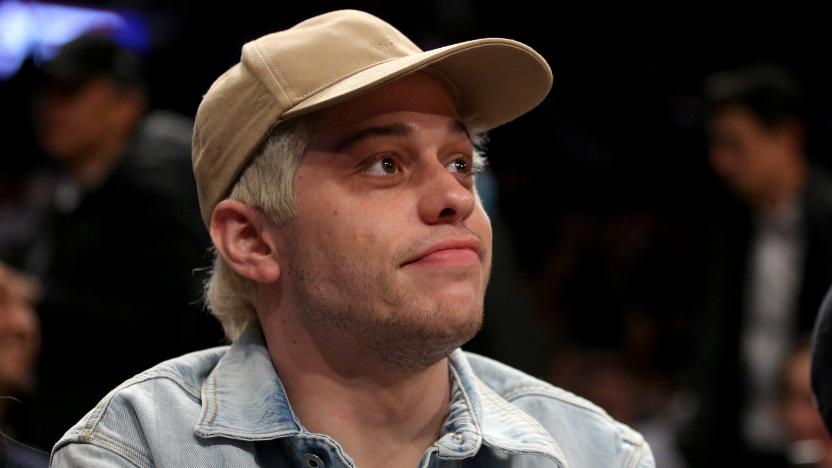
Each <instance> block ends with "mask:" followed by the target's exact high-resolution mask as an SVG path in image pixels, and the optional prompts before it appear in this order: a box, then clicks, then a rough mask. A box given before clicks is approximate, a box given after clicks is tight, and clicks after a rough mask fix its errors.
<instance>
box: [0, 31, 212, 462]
mask: <svg viewBox="0 0 832 468" xmlns="http://www.w3.org/2000/svg"><path fill="white" fill-rule="evenodd" d="M34 115H35V120H36V122H35V123H36V125H35V130H36V136H37V141H38V143H39V145H40V146H41V148H42V149H43V151H44V153H46V154H47V155H48V156H50V157H51V158H53V159H54V160H55V161H56V162H57V166H58V170H59V171H58V174H57V176H56V177H55V178H54V184H53V185H52V190H51V192H50V195H49V197H48V198H47V202H46V203H45V205H44V206H43V207H42V210H41V211H40V213H38V215H37V216H36V217H35V218H37V219H38V221H37V223H36V224H35V226H34V229H33V230H32V232H33V235H32V236H31V237H29V238H27V239H24V241H25V242H22V243H21V244H20V245H17V246H7V249H6V250H7V252H8V254H7V255H6V258H5V261H6V262H7V263H9V264H10V265H13V266H14V267H16V268H19V269H21V270H23V271H26V272H27V273H29V274H31V275H33V276H35V277H36V278H37V279H38V280H39V281H40V282H41V284H42V290H43V294H42V298H41V301H40V302H39V303H38V304H37V311H38V313H39V315H40V319H41V323H42V329H43V352H42V358H41V360H40V366H39V368H38V386H37V388H36V392H35V395H34V397H33V398H32V399H31V400H30V401H28V402H27V404H26V405H25V409H26V411H27V417H26V418H25V422H24V424H23V425H22V426H21V427H19V430H20V432H21V433H23V434H25V435H26V437H27V438H28V440H33V441H35V443H37V444H38V445H39V446H40V447H43V448H49V447H51V445H52V444H53V443H54V442H55V441H56V440H57V439H58V437H60V435H62V434H63V432H64V431H66V430H67V429H68V428H69V427H71V426H72V424H74V423H75V422H76V421H77V420H78V419H79V418H80V417H81V416H83V412H84V411H85V409H86V408H90V407H92V406H94V405H95V403H96V402H97V401H98V400H99V399H101V398H102V397H103V396H104V395H105V394H106V393H107V392H108V391H109V390H110V389H112V388H113V386H115V385H118V383H119V382H121V381H123V380H124V379H125V378H128V377H129V376H131V375H133V374H135V373H136V372H140V371H141V370H143V369H146V368H148V367H150V366H152V365H154V364H155V363H157V362H158V361H159V360H164V359H168V358H172V357H175V356H177V355H179V354H182V353H185V352H188V351H191V350H194V349H198V348H204V347H207V346H212V345H217V344H219V343H221V338H222V334H221V332H220V330H219V327H218V325H217V324H215V323H214V321H213V320H212V319H211V318H210V317H208V315H207V313H206V312H204V311H203V310H202V307H201V305H200V302H199V300H198V299H199V298H200V291H201V281H202V274H201V273H200V272H199V271H198V269H199V268H200V267H204V266H206V263H207V260H206V256H205V255H206V249H207V246H208V239H207V233H206V232H205V229H204V228H203V226H202V223H201V221H200V218H199V213H198V210H197V200H196V190H195V187H194V182H193V176H192V173H191V167H190V137H191V124H190V121H189V120H187V119H184V118H182V117H180V116H177V115H174V114H171V113H163V112H148V97H147V93H146V89H145V84H144V80H143V70H142V63H141V60H140V58H139V56H138V55H136V54H134V53H132V52H129V51H127V50H125V49H122V48H120V47H119V46H117V45H116V44H115V43H114V42H113V41H112V40H110V39H108V38H106V37H103V36H82V37H80V38H78V39H76V40H74V41H72V42H70V43H68V44H67V45H66V46H65V47H64V48H63V49H62V50H61V51H60V52H59V53H58V55H57V56H56V57H55V58H54V60H52V61H50V62H48V63H47V64H46V65H45V66H44V79H43V82H42V85H41V88H40V91H39V93H38V97H37V101H36V103H35V113H34Z"/></svg>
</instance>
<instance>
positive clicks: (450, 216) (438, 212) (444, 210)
mask: <svg viewBox="0 0 832 468" xmlns="http://www.w3.org/2000/svg"><path fill="white" fill-rule="evenodd" d="M458 177H459V176H457V175H455V174H453V173H451V172H449V171H448V169H447V168H446V167H444V166H442V165H441V164H439V163H437V164H436V165H432V167H431V170H430V171H429V173H427V174H425V179H424V181H423V183H422V184H421V187H420V190H421V192H422V193H421V194H420V200H419V215H420V216H421V217H422V220H423V221H424V222H425V223H427V224H439V223H443V224H456V223H459V222H462V221H464V220H466V219H467V218H468V217H469V216H471V213H472V212H473V210H474V205H475V203H476V201H475V198H474V193H473V186H471V187H468V186H466V185H465V184H464V183H463V182H462V181H460V179H459V178H458Z"/></svg>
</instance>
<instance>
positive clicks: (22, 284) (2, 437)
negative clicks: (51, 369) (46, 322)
mask: <svg viewBox="0 0 832 468" xmlns="http://www.w3.org/2000/svg"><path fill="white" fill-rule="evenodd" d="M37 289H38V288H37V284H36V282H34V281H33V280H31V279H30V278H27V277H25V276H22V275H19V274H17V273H15V272H14V271H12V270H10V269H8V268H5V267H3V266H0V466H9V467H45V466H47V465H48V463H49V456H48V454H46V453H44V452H41V451H38V450H35V449H33V448H31V447H28V446H26V445H24V444H22V443H20V442H18V439H17V437H18V436H17V434H15V433H14V431H13V428H12V427H11V425H10V423H9V419H10V417H12V416H10V414H11V413H13V412H14V410H15V409H16V408H15V407H16V406H19V405H22V403H21V401H20V400H19V399H20V398H23V397H25V395H28V394H29V393H30V392H31V391H32V389H33V388H34V383H35V363H36V361H37V357H38V353H39V351H40V324H39V323H38V319H37V316H36V315H35V311H34V310H33V309H32V305H31V304H32V302H34V300H35V298H36V296H37V294H38V291H37Z"/></svg>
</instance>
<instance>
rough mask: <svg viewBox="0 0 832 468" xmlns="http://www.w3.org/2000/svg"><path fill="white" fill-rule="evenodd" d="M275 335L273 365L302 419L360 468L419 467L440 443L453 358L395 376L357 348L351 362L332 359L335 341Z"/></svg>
mask: <svg viewBox="0 0 832 468" xmlns="http://www.w3.org/2000/svg"><path fill="white" fill-rule="evenodd" d="M286 325H287V324H286V323H285V322H283V326H284V327H285V326H286ZM290 328H293V327H290ZM268 329H269V327H268V326H266V327H264V334H265V335H266V342H267V344H268V347H269V353H270V354H271V357H272V363H273V365H274V367H275V369H276V370H277V373H278V375H279V376H280V379H281V381H282V382H283V385H284V387H285V388H286V392H287V394H288V396H289V401H290V402H291V404H292V409H293V410H294V412H295V414H296V415H297V417H298V419H299V420H300V421H301V423H302V424H303V425H304V427H306V429H308V430H309V431H311V432H316V433H322V434H326V435H328V436H330V437H332V438H333V439H335V440H336V441H338V443H339V444H340V445H341V446H342V447H343V448H344V450H345V451H346V452H347V454H349V455H350V456H351V457H352V458H353V460H355V462H356V464H357V466H361V467H376V466H417V465H418V463H419V461H420V460H421V458H422V456H423V454H424V452H425V450H426V449H428V448H429V447H430V446H431V445H432V444H433V443H434V442H435V441H436V440H437V439H438V437H439V435H440V432H441V429H442V426H443V424H444V421H445V418H446V417H447V414H448V404H449V399H450V374H449V369H448V360H447V359H443V360H441V361H439V362H437V363H435V364H434V365H432V366H430V367H428V368H427V369H423V370H420V371H412V370H409V371H396V370H392V369H389V368H385V365H383V364H379V363H374V362H372V360H371V359H370V358H368V357H366V356H361V355H360V353H355V352H353V351H354V350H349V349H342V351H341V353H340V355H341V356H352V358H351V359H347V360H336V359H332V358H331V357H327V356H328V355H329V356H331V354H328V352H327V351H323V352H322V350H321V349H320V346H319V345H320V344H321V343H322V342H323V343H326V344H327V345H330V346H329V347H330V348H332V347H333V346H334V347H335V348H337V347H339V344H338V338H336V337H331V338H332V339H328V340H320V339H318V340H311V339H310V338H311V337H309V336H304V334H303V332H298V333H296V334H293V336H292V337H291V339H287V335H286V334H285V333H280V335H281V336H274V335H275V334H274V333H269V332H268V331H266V330H268ZM272 330H274V329H272ZM281 331H286V328H283V329H282V330H281ZM310 343H315V346H309V344H310ZM341 346H342V347H345V348H348V347H349V344H344V343H342V344H341Z"/></svg>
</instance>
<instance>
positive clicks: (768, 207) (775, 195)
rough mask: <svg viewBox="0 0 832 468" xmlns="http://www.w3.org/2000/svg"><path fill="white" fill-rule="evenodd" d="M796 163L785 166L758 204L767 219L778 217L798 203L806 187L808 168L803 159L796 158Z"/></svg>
mask: <svg viewBox="0 0 832 468" xmlns="http://www.w3.org/2000/svg"><path fill="white" fill-rule="evenodd" d="M793 160H794V163H793V164H789V165H784V167H783V168H782V170H781V171H779V173H778V177H777V178H776V179H775V180H774V181H773V182H772V183H771V184H770V186H769V190H768V191H767V193H766V195H765V196H764V197H761V199H760V200H759V202H758V204H757V205H758V210H759V211H760V212H761V213H762V214H763V216H765V217H776V216H777V215H778V213H780V212H782V211H783V210H787V209H788V207H789V206H790V205H793V204H795V203H797V202H798V199H799V198H800V196H801V194H802V193H803V189H804V187H805V186H806V178H807V168H806V163H805V162H804V160H803V158H802V157H794V158H793Z"/></svg>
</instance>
